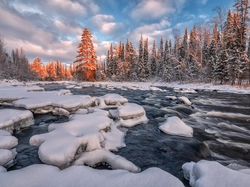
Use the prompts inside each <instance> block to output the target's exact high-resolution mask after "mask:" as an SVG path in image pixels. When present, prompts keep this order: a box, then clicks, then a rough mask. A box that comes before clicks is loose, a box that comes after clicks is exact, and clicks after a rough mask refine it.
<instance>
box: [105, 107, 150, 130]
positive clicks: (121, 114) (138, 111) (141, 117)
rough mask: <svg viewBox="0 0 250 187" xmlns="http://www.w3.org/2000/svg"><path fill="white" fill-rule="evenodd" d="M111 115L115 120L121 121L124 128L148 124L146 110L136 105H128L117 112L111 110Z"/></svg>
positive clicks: (119, 108)
mask: <svg viewBox="0 0 250 187" xmlns="http://www.w3.org/2000/svg"><path fill="white" fill-rule="evenodd" d="M109 113H110V115H111V116H112V117H113V118H117V119H119V122H120V124H121V126H123V127H133V126H135V125H138V124H145V123H147V122H148V118H147V117H146V113H145V110H144V108H143V107H142V106H140V105H138V104H135V103H126V104H124V105H122V106H119V107H118V108H117V110H109Z"/></svg>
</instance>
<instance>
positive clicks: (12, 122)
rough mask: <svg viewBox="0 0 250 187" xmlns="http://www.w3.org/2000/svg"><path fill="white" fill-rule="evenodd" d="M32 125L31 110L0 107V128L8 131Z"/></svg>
mask: <svg viewBox="0 0 250 187" xmlns="http://www.w3.org/2000/svg"><path fill="white" fill-rule="evenodd" d="M31 125H34V118H33V114H32V112H30V111H29V110H16V109H2V110H0V129H6V130H8V131H9V132H11V133H12V132H13V130H19V129H20V128H24V127H28V126H31Z"/></svg>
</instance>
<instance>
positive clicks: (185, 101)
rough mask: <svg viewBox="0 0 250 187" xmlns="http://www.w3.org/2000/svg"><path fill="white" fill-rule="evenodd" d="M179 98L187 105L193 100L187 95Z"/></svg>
mask: <svg viewBox="0 0 250 187" xmlns="http://www.w3.org/2000/svg"><path fill="white" fill-rule="evenodd" d="M178 99H179V100H180V101H182V102H183V103H185V104H186V105H192V103H191V101H190V100H189V99H188V98H187V97H185V96H182V97H178Z"/></svg>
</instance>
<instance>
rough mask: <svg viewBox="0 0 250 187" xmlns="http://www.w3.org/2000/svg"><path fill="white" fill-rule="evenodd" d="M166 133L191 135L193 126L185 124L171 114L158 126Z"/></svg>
mask: <svg viewBox="0 0 250 187" xmlns="http://www.w3.org/2000/svg"><path fill="white" fill-rule="evenodd" d="M159 129H160V130H161V131H163V132H164V133H166V134H171V135H178V136H185V137H193V128H192V127H189V126H188V125H186V124H185V123H184V122H183V121H182V120H181V119H180V118H178V117H176V116H173V117H169V118H168V119H167V121H165V122H164V123H162V125H161V126H160V127H159Z"/></svg>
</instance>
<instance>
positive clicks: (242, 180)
mask: <svg viewBox="0 0 250 187" xmlns="http://www.w3.org/2000/svg"><path fill="white" fill-rule="evenodd" d="M182 169H183V172H184V177H185V178H186V179H187V180H189V183H190V186H195V187H214V186H227V187H235V186H240V187H249V184H250V177H249V174H247V173H243V172H240V171H235V170H231V169H229V168H227V167H225V166H222V165H221V164H219V163H218V162H214V161H206V160H201V161H199V162H197V163H194V162H190V163H185V164H184V165H183V166H182Z"/></svg>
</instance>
